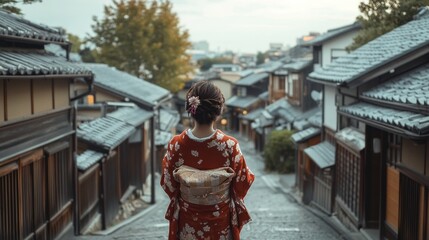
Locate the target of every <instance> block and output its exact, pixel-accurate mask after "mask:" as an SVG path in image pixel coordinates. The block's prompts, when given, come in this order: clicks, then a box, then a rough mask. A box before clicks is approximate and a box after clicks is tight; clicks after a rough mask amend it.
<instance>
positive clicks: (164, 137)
mask: <svg viewBox="0 0 429 240" xmlns="http://www.w3.org/2000/svg"><path fill="white" fill-rule="evenodd" d="M172 137H173V134H171V133H170V132H166V131H160V130H155V146H165V145H167V144H168V142H169V141H170V139H171V138H172Z"/></svg>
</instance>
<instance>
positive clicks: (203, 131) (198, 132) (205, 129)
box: [192, 123, 215, 138]
mask: <svg viewBox="0 0 429 240" xmlns="http://www.w3.org/2000/svg"><path fill="white" fill-rule="evenodd" d="M214 132H215V130H214V128H213V123H211V124H198V123H195V126H194V128H193V129H192V134H193V135H194V136H195V137H198V138H203V137H207V136H210V135H212V134H213V133H214Z"/></svg>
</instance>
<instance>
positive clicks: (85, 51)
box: [67, 33, 96, 62]
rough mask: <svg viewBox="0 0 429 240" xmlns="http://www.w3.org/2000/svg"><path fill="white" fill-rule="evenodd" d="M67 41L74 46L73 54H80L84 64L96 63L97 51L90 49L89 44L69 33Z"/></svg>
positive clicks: (72, 48)
mask: <svg viewBox="0 0 429 240" xmlns="http://www.w3.org/2000/svg"><path fill="white" fill-rule="evenodd" d="M67 39H68V41H69V42H70V43H71V44H72V47H71V52H73V53H78V54H79V55H80V57H81V59H82V62H96V58H95V55H96V53H95V49H92V48H90V47H89V46H88V44H87V42H85V41H84V40H82V39H81V38H79V36H77V35H74V34H71V33H67Z"/></svg>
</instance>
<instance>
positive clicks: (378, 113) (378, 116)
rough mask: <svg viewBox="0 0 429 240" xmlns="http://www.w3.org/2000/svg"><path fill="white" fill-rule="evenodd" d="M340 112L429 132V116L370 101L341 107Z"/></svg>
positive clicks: (418, 133)
mask: <svg viewBox="0 0 429 240" xmlns="http://www.w3.org/2000/svg"><path fill="white" fill-rule="evenodd" d="M339 113H346V114H350V115H352V116H355V117H358V118H360V119H362V120H367V121H369V122H374V123H378V124H379V125H380V124H381V125H384V126H386V127H388V128H392V127H396V128H400V129H403V130H406V131H409V132H411V133H414V134H417V135H423V134H428V133H429V116H427V115H422V114H419V113H414V112H409V111H400V110H396V109H390V108H385V107H379V106H376V105H372V104H368V103H357V104H353V105H349V106H344V107H341V108H340V109H339Z"/></svg>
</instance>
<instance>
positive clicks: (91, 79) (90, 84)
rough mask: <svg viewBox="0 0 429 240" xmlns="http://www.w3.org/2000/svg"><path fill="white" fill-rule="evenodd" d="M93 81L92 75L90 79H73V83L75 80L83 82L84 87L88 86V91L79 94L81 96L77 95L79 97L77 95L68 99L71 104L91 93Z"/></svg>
mask: <svg viewBox="0 0 429 240" xmlns="http://www.w3.org/2000/svg"><path fill="white" fill-rule="evenodd" d="M93 79H94V75H91V77H90V78H84V79H82V78H75V81H76V80H78V81H82V80H83V81H84V82H85V83H86V85H87V86H88V90H87V91H85V92H83V93H81V94H79V95H77V96H74V97H72V98H71V99H70V101H72V102H73V101H76V100H77V99H79V98H82V97H84V96H86V95H88V94H90V93H92V90H93V87H92V82H93Z"/></svg>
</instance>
